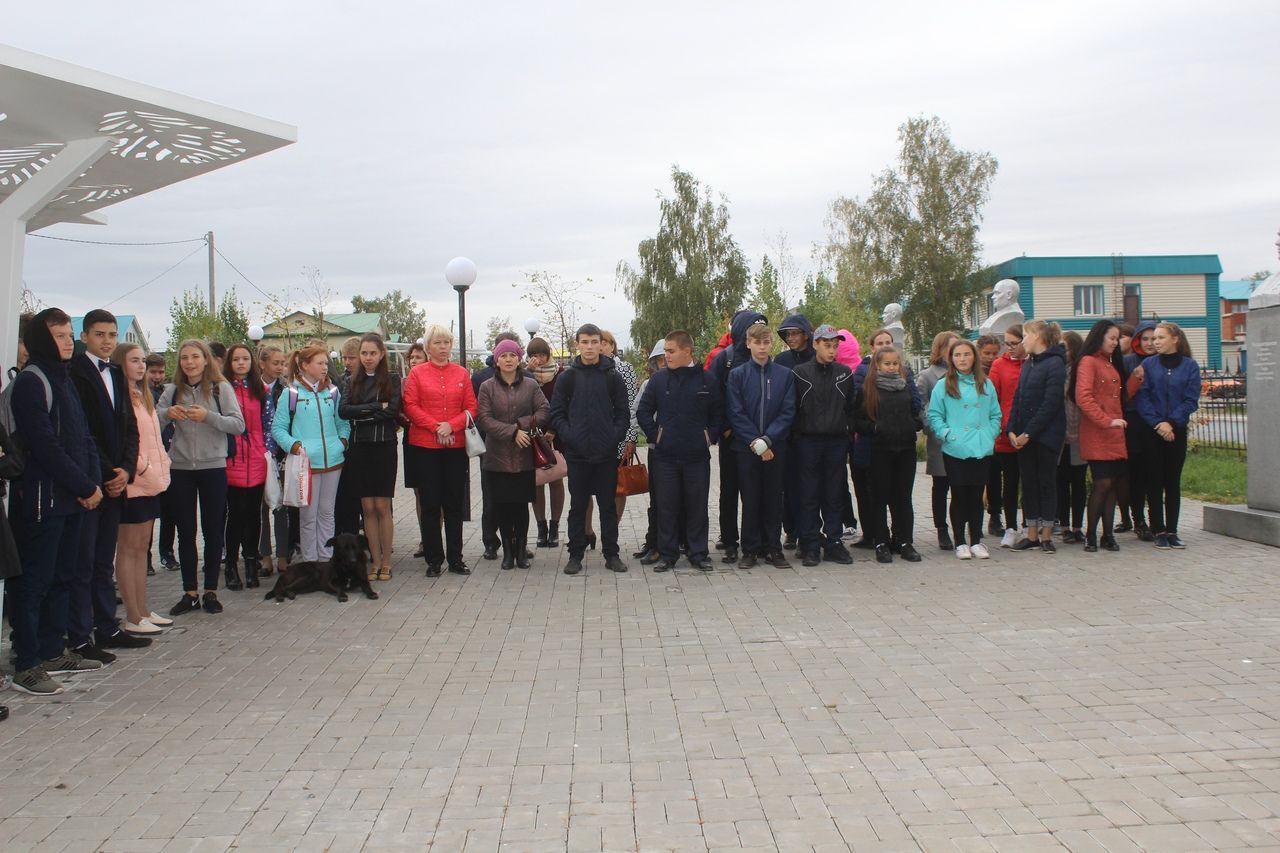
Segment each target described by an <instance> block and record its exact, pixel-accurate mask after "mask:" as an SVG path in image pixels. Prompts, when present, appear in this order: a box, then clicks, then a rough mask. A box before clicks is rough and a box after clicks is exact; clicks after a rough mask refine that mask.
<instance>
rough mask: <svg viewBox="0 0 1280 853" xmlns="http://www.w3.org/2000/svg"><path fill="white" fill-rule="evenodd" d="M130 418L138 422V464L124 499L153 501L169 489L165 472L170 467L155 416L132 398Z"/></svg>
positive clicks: (166, 472)
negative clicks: (151, 498) (147, 499)
mask: <svg viewBox="0 0 1280 853" xmlns="http://www.w3.org/2000/svg"><path fill="white" fill-rule="evenodd" d="M142 393H144V394H149V393H151V392H150V391H149V390H148V391H144V392H142ZM133 416H134V419H135V420H137V422H138V463H137V465H136V467H135V468H134V475H133V482H131V483H129V485H128V486H127V487H126V488H125V497H129V498H149V497H154V496H155V495H159V494H163V493H164V490H165V489H167V488H169V468H170V466H171V465H172V464H173V463H172V462H171V461H170V459H169V454H168V453H166V452H165V449H164V438H163V437H162V435H161V432H160V419H159V418H157V417H156V414H155V412H149V411H147V407H146V404H145V403H143V402H142V400H140V399H137V398H136V397H135V399H134V401H133Z"/></svg>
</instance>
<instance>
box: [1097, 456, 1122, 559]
mask: <svg viewBox="0 0 1280 853" xmlns="http://www.w3.org/2000/svg"><path fill="white" fill-rule="evenodd" d="M1124 464H1125V463H1124V461H1123V460H1121V461H1120V462H1118V463H1117V462H1110V463H1108V462H1095V463H1094V464H1093V466H1092V467H1093V493H1092V494H1090V495H1089V533H1088V541H1090V542H1094V538H1093V537H1094V534H1096V533H1097V532H1098V522H1099V521H1101V522H1102V535H1103V537H1104V538H1105V537H1110V536H1111V535H1112V532H1113V531H1114V525H1115V514H1116V499H1117V497H1118V486H1119V485H1120V483H1122V482H1123V481H1124V475H1123V474H1119V475H1117V476H1112V477H1106V476H1102V474H1103V472H1104V471H1106V472H1108V473H1114V471H1116V470H1123V467H1122V466H1124Z"/></svg>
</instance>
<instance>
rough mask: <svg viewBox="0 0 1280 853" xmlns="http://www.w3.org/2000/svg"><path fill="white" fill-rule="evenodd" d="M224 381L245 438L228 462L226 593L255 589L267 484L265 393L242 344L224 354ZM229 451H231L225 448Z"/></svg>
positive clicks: (255, 362) (240, 439)
mask: <svg viewBox="0 0 1280 853" xmlns="http://www.w3.org/2000/svg"><path fill="white" fill-rule="evenodd" d="M222 370H223V375H224V376H226V377H227V380H228V381H229V382H230V383H231V388H232V390H234V391H235V394H236V402H237V403H239V404H240V412H241V414H243V415H244V432H243V433H242V434H240V435H237V436H234V441H235V454H234V455H232V456H228V457H227V529H226V539H225V541H226V547H227V557H226V562H225V564H224V565H225V568H224V572H225V578H226V582H227V589H244V588H245V587H246V586H248V587H249V588H250V589H252V588H254V587H256V586H258V583H259V582H258V574H259V572H260V571H261V563H260V562H259V556H258V538H259V537H260V536H261V534H262V513H261V508H262V491H263V489H264V488H265V486H266V483H267V457H266V452H267V440H266V435H267V433H269V432H270V431H271V422H270V421H269V420H268V419H267V405H266V398H267V389H266V386H265V385H263V384H262V376H261V374H260V373H259V372H258V360H257V359H255V358H254V357H253V352H252V350H250V349H249V348H248V347H247V346H245V345H244V344H232V345H231V346H230V347H228V348H227V356H226V359H225V360H224V362H223V368H222ZM228 449H230V448H228ZM241 551H243V552H244V575H245V580H244V581H243V582H242V581H241V580H240V566H239V560H240V552H241Z"/></svg>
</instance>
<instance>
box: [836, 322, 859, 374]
mask: <svg viewBox="0 0 1280 853" xmlns="http://www.w3.org/2000/svg"><path fill="white" fill-rule="evenodd" d="M838 331H839V332H840V334H842V335H844V340H843V341H840V343H839V345H838V346H837V347H836V361H838V362H840V363H841V364H843V365H844V366H845V367H847V368H849V369H850V370H857V369H858V364H859V363H860V362H861V361H862V345H861V344H859V343H858V338H857V337H856V336H855V335H854V334H853V332H851V331H849V330H848V329H839V330H838Z"/></svg>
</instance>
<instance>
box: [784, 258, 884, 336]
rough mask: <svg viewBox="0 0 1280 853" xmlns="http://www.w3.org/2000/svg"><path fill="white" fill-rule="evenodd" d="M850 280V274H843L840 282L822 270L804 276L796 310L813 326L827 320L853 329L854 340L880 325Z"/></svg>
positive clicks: (852, 279)
mask: <svg viewBox="0 0 1280 853" xmlns="http://www.w3.org/2000/svg"><path fill="white" fill-rule="evenodd" d="M854 281H855V280H854V278H853V277H852V276H845V278H844V280H843V283H842V282H841V281H840V280H832V279H831V278H830V277H829V276H828V275H827V273H825V272H819V273H817V274H816V275H810V276H808V277H807V278H806V279H805V281H804V290H803V292H802V294H801V296H802V298H801V301H800V305H799V308H798V309H797V310H798V311H799V312H800V313H801V314H803V315H804V316H806V317H808V318H809V322H810V323H812V324H813V326H814V328H815V329H816V328H817V327H818V326H821V325H822V324H823V323H830V324H831V325H832V326H835V327H836V328H837V329H848V330H849V331H851V332H853V333H854V334H855V335H857V336H858V340H862V339H863V338H866V337H867V336H869V335H870V334H871V332H872V331H873V330H874V329H875V328H876V327H877V326H879V325H880V316H879V314H878V313H877V312H876V311H875V310H874V309H872V308H871V307H870V305H869V303H868V302H867V301H866V300H865V299H860V298H859V296H858V295H857V293H856V292H855V288H853V286H852V285H853V283H854Z"/></svg>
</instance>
